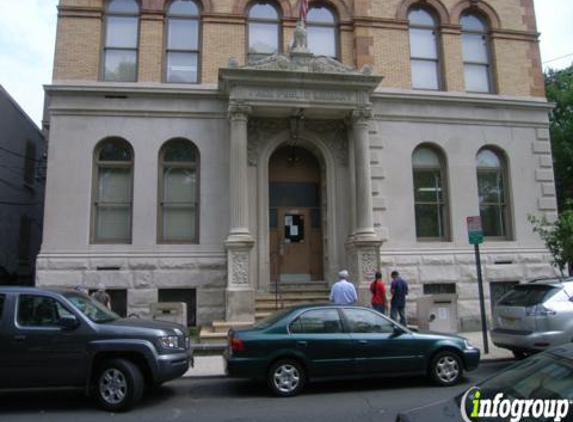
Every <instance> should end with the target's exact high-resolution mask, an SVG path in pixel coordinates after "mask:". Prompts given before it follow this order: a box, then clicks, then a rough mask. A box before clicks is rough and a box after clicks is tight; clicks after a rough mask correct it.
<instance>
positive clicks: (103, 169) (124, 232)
mask: <svg viewBox="0 0 573 422" xmlns="http://www.w3.org/2000/svg"><path fill="white" fill-rule="evenodd" d="M132 191H133V151H132V148H131V146H130V145H129V143H128V142H127V141H125V140H123V139H120V138H113V139H108V140H105V141H103V142H101V143H100V144H99V145H98V146H97V147H96V150H95V157H94V192H93V208H92V213H93V218H92V219H93V221H92V240H93V242H94V243H131V220H132V207H133V192H132Z"/></svg>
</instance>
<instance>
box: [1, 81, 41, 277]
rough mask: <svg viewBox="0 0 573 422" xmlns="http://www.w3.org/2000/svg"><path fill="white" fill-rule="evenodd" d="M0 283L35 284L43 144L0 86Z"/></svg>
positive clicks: (39, 234) (36, 131) (34, 128)
mask: <svg viewBox="0 0 573 422" xmlns="http://www.w3.org/2000/svg"><path fill="white" fill-rule="evenodd" d="M0 128H2V130H1V131H0V284H24V285H26V284H29V285H32V284H33V283H34V278H35V268H36V257H37V255H38V252H39V250H40V244H41V242H42V222H43V211H44V184H45V176H46V150H47V145H46V140H45V139H44V135H43V134H42V132H41V131H40V129H38V127H37V126H36V124H35V123H34V122H33V121H32V120H31V119H30V117H28V115H27V114H26V113H25V112H24V111H23V110H22V108H20V106H19V105H18V103H16V101H15V100H14V99H13V98H12V97H11V96H10V94H9V93H8V92H7V91H6V90H5V89H4V87H3V86H2V85H0Z"/></svg>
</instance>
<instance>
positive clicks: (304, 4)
mask: <svg viewBox="0 0 573 422" xmlns="http://www.w3.org/2000/svg"><path fill="white" fill-rule="evenodd" d="M307 13H308V0H300V20H302V21H303V22H306V14H307Z"/></svg>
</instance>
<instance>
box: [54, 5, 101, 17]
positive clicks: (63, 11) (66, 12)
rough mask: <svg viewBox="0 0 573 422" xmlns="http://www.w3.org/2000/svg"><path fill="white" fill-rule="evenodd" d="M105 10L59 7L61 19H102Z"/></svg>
mask: <svg viewBox="0 0 573 422" xmlns="http://www.w3.org/2000/svg"><path fill="white" fill-rule="evenodd" d="M102 16H103V10H102V9H101V7H88V6H58V17H59V18H96V19H101V17H102Z"/></svg>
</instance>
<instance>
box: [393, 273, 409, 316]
mask: <svg viewBox="0 0 573 422" xmlns="http://www.w3.org/2000/svg"><path fill="white" fill-rule="evenodd" d="M390 276H391V277H392V284H391V286H390V291H391V292H392V301H391V302H390V304H391V309H390V318H392V319H393V320H394V321H397V319H396V317H397V316H398V314H400V324H402V325H403V326H406V323H407V321H406V295H407V294H408V283H406V282H405V281H404V280H402V278H400V274H399V273H398V271H392V273H391V274H390Z"/></svg>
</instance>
